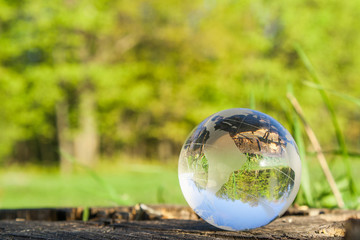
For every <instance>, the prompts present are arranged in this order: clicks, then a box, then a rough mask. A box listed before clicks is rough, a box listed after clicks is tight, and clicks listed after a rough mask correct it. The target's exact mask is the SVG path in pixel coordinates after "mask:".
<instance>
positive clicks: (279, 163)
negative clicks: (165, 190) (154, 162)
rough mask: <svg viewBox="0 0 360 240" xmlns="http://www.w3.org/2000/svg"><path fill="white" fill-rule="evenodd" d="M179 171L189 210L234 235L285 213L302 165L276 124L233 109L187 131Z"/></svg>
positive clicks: (286, 134)
mask: <svg viewBox="0 0 360 240" xmlns="http://www.w3.org/2000/svg"><path fill="white" fill-rule="evenodd" d="M178 171H179V181H180V186H181V190H182V192H183V195H184V197H185V199H186V201H187V202H188V204H189V205H190V207H191V208H192V209H193V210H194V211H195V212H196V213H197V214H198V215H199V216H200V217H201V218H202V219H204V220H205V221H207V222H208V223H210V224H212V225H214V226H216V227H218V228H221V229H225V230H232V231H238V230H248V229H253V228H257V227H261V226H264V225H266V224H268V223H270V222H271V221H273V220H274V219H276V218H277V217H278V216H281V215H282V214H283V213H284V212H285V211H286V210H287V209H288V207H289V206H290V205H291V203H292V202H293V201H294V199H295V197H296V194H297V192H298V190H299V186H300V177H301V162H300V157H299V153H298V149H297V146H296V143H295V141H294V139H293V138H292V136H291V135H290V133H289V132H288V131H287V130H286V129H285V128H284V127H283V126H282V125H281V124H280V123H279V122H277V121H276V120H275V119H273V118H272V117H270V116H268V115H266V114H264V113H261V112H258V111H254V110H250V109H243V108H234V109H228V110H224V111H221V112H218V113H216V114H214V115H211V116H210V117H208V118H207V119H205V120H204V121H203V122H201V123H200V124H199V125H198V126H197V127H196V128H195V129H194V130H193V131H192V132H191V134H190V135H189V137H188V139H187V140H186V142H185V143H184V145H183V147H182V150H181V153H180V158H179V169H178Z"/></svg>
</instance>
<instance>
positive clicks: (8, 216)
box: [0, 204, 360, 240]
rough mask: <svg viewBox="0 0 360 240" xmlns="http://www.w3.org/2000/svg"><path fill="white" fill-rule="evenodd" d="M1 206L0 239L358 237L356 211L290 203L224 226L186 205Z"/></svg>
mask: <svg viewBox="0 0 360 240" xmlns="http://www.w3.org/2000/svg"><path fill="white" fill-rule="evenodd" d="M84 212H86V211H84V209H82V208H66V209H14V210H0V239H29V238H31V239H95V240H96V239H342V238H343V237H346V238H347V239H360V238H359V237H360V236H359V232H360V220H359V219H360V211H351V210H329V209H306V208H291V209H289V210H288V211H287V213H286V214H285V215H284V216H283V217H281V218H278V219H276V220H275V221H273V222H272V223H270V224H269V225H267V226H264V227H261V228H257V229H253V230H249V231H238V232H231V231H224V230H220V229H218V228H215V227H213V226H211V225H209V224H208V223H206V222H204V221H203V220H201V219H199V218H198V216H197V215H196V214H195V213H194V212H193V211H192V210H191V209H190V208H188V207H183V206H168V205H155V206H146V205H143V204H138V205H136V206H134V207H116V208H90V209H88V211H87V212H88V214H89V220H88V221H86V222H84V221H82V220H81V219H82V218H83V214H84Z"/></svg>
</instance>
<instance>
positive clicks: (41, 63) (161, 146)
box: [0, 0, 360, 208]
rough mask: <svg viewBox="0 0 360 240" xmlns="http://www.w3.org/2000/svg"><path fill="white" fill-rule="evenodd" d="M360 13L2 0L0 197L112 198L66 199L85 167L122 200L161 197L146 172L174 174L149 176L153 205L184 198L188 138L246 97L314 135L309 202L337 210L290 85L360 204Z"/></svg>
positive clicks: (9, 201) (110, 0)
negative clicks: (181, 176)
mask: <svg viewBox="0 0 360 240" xmlns="http://www.w3.org/2000/svg"><path fill="white" fill-rule="evenodd" d="M359 14H360V2H358V1H323V0H306V1H304V0H293V1H288V2H273V1H265V0H263V1H260V0H255V1H254V0H252V1H248V0H244V1H238V0H223V1H216V0H191V1H188V0H182V1H180V0H168V1H164V0H155V1H146V0H136V1H125V0H52V1H45V0H38V1H30V0H0V106H1V107H0V129H1V134H0V166H1V170H0V175H1V177H0V183H1V185H0V207H19V206H40V205H41V206H46V205H71V204H104V202H103V201H99V202H96V201H95V202H91V201H90V202H86V203H84V201H82V200H79V199H84V198H85V199H89V198H91V197H89V196H88V195H87V193H84V192H82V193H79V199H78V200H74V201H72V200H69V201H66V200H65V197H61V198H60V197H59V195H57V194H60V193H59V192H61V193H63V194H64V195H66V194H67V195H73V196H74V195H76V194H77V193H76V194H75V192H76V191H75V190H74V191H73V192H72V190H69V188H68V187H65V186H67V185H69V184H70V185H71V184H73V185H76V183H78V182H81V184H80V185H79V186H78V188H77V189H78V190H79V189H84V188H86V186H87V185H89V184H90V183H88V181H85V180H84V179H86V177H85V176H80V177H79V176H78V175H76V174H74V173H73V172H74V171H75V168H76V167H75V165H76V164H80V166H82V167H80V168H83V169H86V170H84V171H85V172H87V173H85V175H86V176H88V175H91V176H92V178H94V176H95V179H97V180H95V182H96V181H97V182H98V188H96V187H92V188H93V190H94V189H95V190H96V189H97V190H98V191H100V189H103V188H106V189H107V190H106V191H107V192H106V194H105V195H106V197H108V195H109V196H110V197H111V198H112V200H114V199H115V198H118V199H120V200H119V201H117V203H120V204H127V203H129V204H132V203H133V202H136V201H140V200H141V201H146V199H149V198H146V194H145V197H142V198H141V197H139V198H136V197H133V196H134V195H136V194H140V193H139V192H140V191H143V190H139V189H137V187H138V185H134V186H132V185H131V183H132V182H134V181H135V180H134V181H132V180H131V179H132V177H133V178H134V179H140V178H141V176H144V175H141V174H142V173H144V174H145V175H146V174H150V173H151V174H153V175H151V176H148V178H144V179H143V180H141V181H142V182H146V181H147V180H145V179H149V178H152V179H155V178H156V176H157V177H159V176H161V177H162V178H160V179H159V181H158V182H153V183H152V182H151V181H150V182H149V184H150V185H151V184H152V185H151V186H153V187H154V189H152V188H151V187H149V189H152V190H153V192H155V193H154V194H155V195H156V196H154V198H150V200H148V201H150V202H173V203H184V200H183V199H182V197H181V193H180V189H179V187H178V185H177V179H176V178H177V177H176V169H175V167H174V166H175V165H176V162H177V156H178V154H179V151H180V148H181V145H182V144H183V142H184V140H185V139H186V137H187V134H188V133H189V132H190V131H191V129H192V128H194V127H195V126H196V125H197V124H198V123H199V122H200V121H202V120H203V119H204V118H206V117H207V116H209V115H211V114H213V113H215V112H217V111H220V110H223V109H227V108H236V107H245V108H254V109H256V110H259V111H262V112H264V113H267V114H269V115H271V116H273V117H274V118H276V119H277V120H278V121H279V122H280V123H282V124H283V125H284V126H285V127H286V128H288V129H289V130H290V131H291V132H292V133H293V134H297V135H299V134H300V135H303V137H302V138H300V139H303V141H304V142H303V143H301V144H300V145H301V147H302V148H303V149H304V151H306V156H307V158H306V161H308V163H307V164H308V165H309V166H310V167H309V168H310V169H311V171H313V172H310V175H311V177H312V178H307V176H306V179H311V182H312V183H313V184H311V186H310V187H311V188H312V189H311V191H310V197H309V196H305V195H306V194H305V195H304V194H303V193H302V192H301V193H300V196H299V198H298V199H297V201H298V203H300V204H309V205H310V206H328V207H334V206H336V202H335V201H334V198H333V196H332V193H331V191H330V190H329V189H330V188H328V187H327V184H326V183H325V184H324V181H326V180H324V177H323V175H322V172H321V170H320V168H319V167H318V164H317V160H316V158H314V149H313V148H312V146H311V144H310V143H309V142H308V140H307V137H306V135H305V133H304V130H303V128H302V127H301V126H300V127H299V126H298V124H297V120H296V119H295V118H296V116H295V114H294V112H293V109H292V107H291V105H290V104H289V101H288V99H287V97H286V94H287V93H289V92H291V93H292V94H293V95H295V96H296V97H297V99H298V100H299V102H300V104H301V106H302V107H303V110H304V114H305V116H306V118H307V120H308V122H309V123H310V125H311V126H312V128H313V129H314V130H315V133H316V136H317V137H318V139H319V141H320V143H321V145H322V147H323V150H324V152H325V153H326V155H327V156H328V161H329V164H330V167H331V170H332V171H333V173H334V175H335V179H336V181H337V183H338V185H339V188H340V190H341V192H342V193H343V194H344V199H345V202H346V206H347V207H350V208H359V206H360V199H359V197H358V196H359V195H358V194H357V193H356V189H355V188H356V186H355V185H356V184H354V183H356V182H357V183H358V182H360V179H356V177H357V176H355V179H354V177H353V176H352V175H354V173H355V172H359V171H360V164H359V159H358V158H359V150H358V149H359V147H360V121H359V119H360V111H359V106H360V104H359V102H360V98H359V97H360V96H359V93H360V84H359V83H360V82H359V76H360V57H359V54H358V53H359V52H360V22H359V21H358V16H359ZM299 49H300V50H301V51H300V52H302V53H305V54H306V55H307V57H308V58H309V59H310V61H311V63H312V65H313V67H314V71H316V73H314V72H313V71H312V70H311V69H309V67H306V61H305V62H304V58H301V57H300V55H301V54H299ZM314 74H316V76H317V77H316V79H318V80H320V82H321V83H320V82H315V84H314V83H313V79H314ZM319 89H320V94H319ZM324 89H325V92H323V94H324V93H325V94H326V95H327V96H328V98H329V99H330V101H329V102H326V101H324V99H323V97H322V95H321V90H324ZM329 104H331V105H329ZM329 106H331V107H330V108H329ZM329 109H330V110H331V109H333V110H334V111H333V112H334V113H335V116H334V114H333V115H331V111H329ZM334 117H336V119H337V121H338V123H339V124H338V126H339V128H338V129H337V128H336V127H335V128H334V125H333V121H332V120H333V119H334ZM297 129H298V130H297ZM296 131H298V132H297V133H296ZM339 133H341V134H342V136H344V139H345V140H344V141H343V142H342V143H341V141H342V140H341V137H340V138H339ZM339 139H340V140H339ZM339 141H340V144H339ZM345 155H346V156H345ZM344 158H346V159H348V160H346V161H345V160H344ZM134 159H137V160H139V161H138V162H140V163H141V164H139V165H136V167H134V166H135V165H134V164H132V161H135V160H134ZM125 160H126V161H128V162H129V163H128V164H125V163H124V162H126V161H125ZM304 161H305V160H304ZM119 162H123V163H122V165H121V163H119ZM154 162H155V163H154ZM99 164H100V165H101V164H102V165H101V166H102V167H99V166H100V165H99ZM119 164H120V165H121V166H120V165H119ZM137 164H138V163H137ZM118 165H119V168H121V170H115V169H116V167H114V166H118ZM104 166H107V167H104ZM94 167H95V169H96V168H97V170H99V172H95V170H94ZM39 169H40V170H39ZM44 169H47V170H44ZM49 169H51V170H49ZM59 169H61V170H59ZM101 169H103V172H101ZM131 169H133V170H134V171H133V172H132V174H130V173H131V171H132V170H131ZM139 169H140V170H139ZM141 169H143V170H141ZM349 169H350V170H349ZM49 171H50V172H49ZM139 171H140V172H141V173H140V172H139ZM351 171H352V173H351ZM60 172H63V173H70V174H71V173H72V174H73V175H72V177H69V176H65V177H64V175H62V174H60ZM75 172H76V171H75ZM149 172H150V173H149ZM88 173H90V174H88ZM110 173H112V175H111V174H110ZM29 174H30V175H29ZM127 174H130V175H131V176H130V175H129V176H128V175H127ZM110 175H111V176H113V177H111V178H107V177H108V176H110ZM120 175H121V176H122V177H121V176H120ZM168 175H169V176H168ZM170 175H171V176H170ZM125 176H127V178H125ZM90 178H91V177H90ZM34 179H35V180H34ZM125 179H126V180H125ZM169 179H171V180H169ZM358 180H359V181H358ZM67 181H68V182H67ZM121 181H123V182H127V184H128V185H126V184H125V183H124V185H122V186H121V187H120V186H118V185H116V184H119V182H121ZM139 181H140V180H139ZM154 181H155V180H154ZM59 182H61V183H63V185H61V186H60V185H56V184H59ZM113 182H117V183H116V184H115V185H111V184H112V183H113ZM135 182H136V181H135ZM46 184H48V185H46ZM129 184H130V185H129ZM164 184H165V185H164ZM44 185H46V186H47V187H46V188H45V190H41V189H44V187H43V186H44ZM150 185H149V186H150ZM350 185H354V186H355V187H354V188H352V187H350ZM32 186H33V187H34V188H36V189H35V190H34V189H33V188H32ZM129 186H130V187H129ZM131 186H132V187H131ZM124 188H126V189H124ZM128 188H132V190H128ZM32 189H33V190H34V191H33V192H31V191H32ZM59 189H62V191H63V192H62V191H60V190H59ZM174 189H177V190H174ZM95 190H94V191H95ZM27 191H28V192H29V194H28V195H26V192H27ZM94 191H93V192H94ZM132 191H133V192H132ZM302 191H304V190H302ZM46 192H47V193H49V194H48V195H52V194H53V195H54V196H55V198H57V199H61V201H60V200H59V202H57V201H55V200H54V201H53V200H49V199H48V198H47V197H44V195H43V193H46ZM55 192H57V193H56V194H55ZM171 192H172V193H171ZM174 192H175V193H174ZM305 192H306V190H305ZM145 193H146V192H145ZM20 194H22V195H20ZM148 194H150V192H149V193H148ZM171 194H173V195H171ZM311 194H312V195H311ZM34 195H40V197H42V198H43V201H42V200H39V199H35V198H34V199H33V197H34ZM100 195H101V194H100ZM143 195H144V194H143ZM170 195H171V197H168V196H170ZM62 196H63V195H62ZM119 196H120V197H119ZM148 196H149V195H148ZM302 196H303V197H302ZM106 197H104V196H103V198H106ZM100 198H101V196H100ZM44 199H45V200H44ZM129 199H130V200H129ZM142 199H145V200H142Z"/></svg>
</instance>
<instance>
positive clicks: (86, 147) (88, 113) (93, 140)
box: [74, 87, 99, 167]
mask: <svg viewBox="0 0 360 240" xmlns="http://www.w3.org/2000/svg"><path fill="white" fill-rule="evenodd" d="M74 140H75V141H74V147H75V148H74V150H75V151H74V153H75V159H76V161H77V162H79V163H80V164H82V165H85V166H89V167H91V166H94V164H95V163H96V160H97V155H98V145H99V143H98V133H97V126H96V119H95V99H94V93H93V91H92V90H91V88H90V87H85V88H84V89H83V91H82V92H81V93H80V103H79V131H78V132H77V134H76V136H75V138H74Z"/></svg>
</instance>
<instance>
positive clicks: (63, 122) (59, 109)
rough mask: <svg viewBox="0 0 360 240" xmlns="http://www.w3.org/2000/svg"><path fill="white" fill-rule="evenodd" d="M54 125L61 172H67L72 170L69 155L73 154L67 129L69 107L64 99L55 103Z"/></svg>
mask: <svg viewBox="0 0 360 240" xmlns="http://www.w3.org/2000/svg"><path fill="white" fill-rule="evenodd" d="M55 111H56V127H57V137H58V142H59V143H58V145H59V156H60V169H61V172H62V173H69V172H71V170H72V163H71V160H70V159H69V156H72V155H73V144H72V141H71V140H70V136H69V134H70V129H69V107H68V103H67V101H66V100H62V101H61V102H59V103H57V105H56V110H55Z"/></svg>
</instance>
